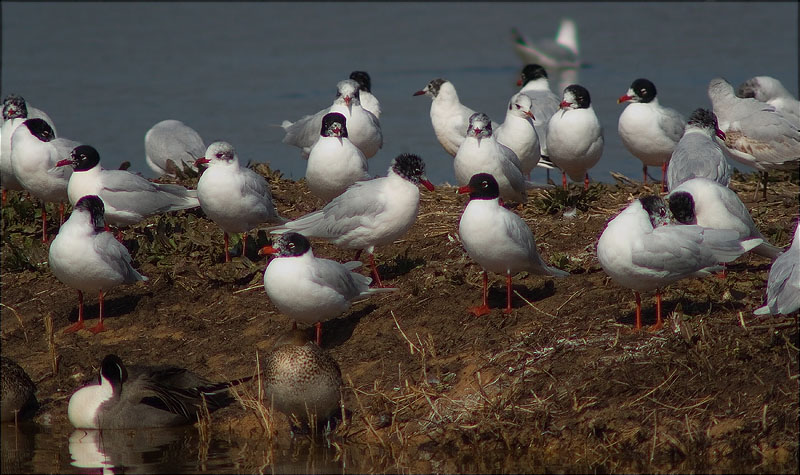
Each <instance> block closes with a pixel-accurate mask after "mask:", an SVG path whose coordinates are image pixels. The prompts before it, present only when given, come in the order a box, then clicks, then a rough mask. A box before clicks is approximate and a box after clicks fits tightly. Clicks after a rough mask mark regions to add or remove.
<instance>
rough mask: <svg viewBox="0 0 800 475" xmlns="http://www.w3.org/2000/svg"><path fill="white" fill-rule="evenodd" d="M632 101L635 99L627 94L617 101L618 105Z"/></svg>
mask: <svg viewBox="0 0 800 475" xmlns="http://www.w3.org/2000/svg"><path fill="white" fill-rule="evenodd" d="M631 99H633V98H632V97H631V96H629V95H627V94H625V95H624V96H620V97H619V99H617V104H622V103H623V102H627V101H629V100H631Z"/></svg>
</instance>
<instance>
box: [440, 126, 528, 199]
mask: <svg viewBox="0 0 800 475" xmlns="http://www.w3.org/2000/svg"><path fill="white" fill-rule="evenodd" d="M466 132H467V134H466V135H467V138H466V139H464V142H463V143H462V144H461V146H460V147H459V148H458V153H456V156H455V159H454V160H453V169H454V171H455V175H456V181H457V182H458V184H459V185H462V186H463V185H466V184H467V183H469V181H470V179H472V176H473V175H475V174H477V173H490V174H491V175H493V176H494V177H495V179H496V180H497V184H498V186H499V187H500V196H501V197H502V198H503V199H504V200H507V201H513V202H515V203H525V202H526V201H527V200H528V194H527V192H526V185H525V177H524V176H523V175H522V169H521V167H522V166H521V164H520V162H519V158H518V157H517V155H516V154H515V153H514V151H513V150H511V149H510V148H508V147H506V146H505V145H503V144H501V143H498V141H497V138H495V136H494V134H493V133H492V123H491V121H490V120H489V116H488V115H486V114H484V113H483V112H476V113H474V114H472V116H471V117H470V118H469V127H468V128H467V131H466Z"/></svg>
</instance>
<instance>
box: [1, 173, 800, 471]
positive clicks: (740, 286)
mask: <svg viewBox="0 0 800 475" xmlns="http://www.w3.org/2000/svg"><path fill="white" fill-rule="evenodd" d="M257 169H258V170H259V171H260V172H262V173H264V174H265V175H267V176H268V177H269V178H270V182H271V185H272V187H273V193H274V195H275V197H276V199H277V205H278V209H279V211H280V212H281V213H282V214H283V215H284V216H288V217H292V218H293V217H297V216H299V215H302V214H305V213H307V212H309V211H312V210H314V209H316V208H317V207H318V206H319V205H320V204H321V203H320V201H319V200H317V199H315V198H313V197H311V196H310V195H309V193H308V190H307V188H306V186H305V184H304V183H303V181H300V182H293V181H289V180H284V179H282V178H280V175H279V173H274V172H270V171H269V170H268V168H267V167H266V166H264V165H259V166H257ZM772 178H773V180H774V181H773V182H771V183H770V193H769V197H768V199H767V200H766V201H763V200H756V201H753V200H752V198H753V190H754V187H755V186H756V178H755V176H754V175H737V176H736V177H735V179H734V182H733V183H732V185H731V187H732V188H733V189H735V190H736V191H737V192H739V194H740V196H741V197H742V199H743V200H744V202H745V204H746V205H747V206H748V208H749V209H751V212H752V215H753V218H754V219H755V221H756V223H757V225H758V226H759V229H761V231H762V232H763V233H764V234H765V235H766V236H767V237H768V238H769V239H770V240H771V242H773V243H774V244H776V245H778V246H785V245H788V243H789V241H790V238H791V235H792V232H793V230H794V226H795V222H796V220H797V216H798V192H799V190H800V188H799V187H798V185H797V178H796V175H795V176H794V177H792V178H791V179H790V178H789V176H788V175H785V176H781V175H775V176H774V177H772ZM189 184H190V185H191V182H189ZM656 191H657V190H656V188H651V187H642V186H641V185H638V184H631V183H627V182H626V181H625V180H624V179H623V180H621V181H620V182H619V183H618V184H595V185H593V186H592V187H591V189H590V192H589V193H588V194H586V195H577V194H575V193H577V192H573V193H574V194H573V195H571V197H569V198H568V199H570V200H572V201H573V202H574V204H576V205H577V206H578V212H577V214H576V215H575V216H574V217H572V218H567V217H564V216H563V212H562V211H563V209H562V206H561V205H560V204H559V203H561V202H563V200H564V199H565V198H564V197H563V196H560V195H558V196H560V198H559V197H558V196H557V197H556V199H552V198H551V196H550V194H548V193H544V192H542V191H538V190H536V191H531V194H530V198H531V201H530V202H529V204H528V205H526V206H525V207H524V209H522V210H518V212H520V214H521V215H522V216H523V218H524V219H525V220H526V222H528V224H530V225H531V227H532V229H533V231H534V234H535V236H536V240H537V244H538V246H539V250H540V253H541V254H542V255H543V257H544V258H545V260H547V261H549V262H550V263H552V264H554V265H556V266H558V267H560V268H563V269H566V270H569V271H570V273H571V274H572V275H571V276H570V277H568V278H565V279H549V278H543V277H541V276H536V275H527V274H521V275H518V276H515V277H514V291H515V294H516V295H515V297H514V307H515V308H514V311H513V312H512V313H511V315H509V316H505V315H503V314H502V313H501V310H500V309H501V307H502V306H504V303H505V287H504V279H503V278H501V276H497V275H491V276H490V279H491V280H490V284H491V285H492V287H491V290H490V306H492V307H493V311H492V313H491V314H489V315H487V316H484V317H480V318H476V317H473V316H471V315H470V314H468V313H467V311H466V308H467V307H468V306H474V305H477V304H478V303H479V301H480V285H481V277H480V268H479V267H478V266H477V265H476V264H475V263H473V262H472V261H471V260H470V259H469V257H468V256H467V255H466V253H465V252H464V250H463V248H462V246H461V245H460V243H459V239H458V235H457V229H458V219H459V216H460V213H461V211H462V210H463V207H464V205H465V202H466V197H464V196H460V195H457V194H456V193H455V189H454V188H453V187H448V186H442V187H439V188H437V190H436V191H435V192H433V193H430V192H427V191H424V190H423V191H422V204H421V209H420V214H419V219H418V221H417V223H416V224H415V226H414V227H413V229H412V230H411V232H410V233H409V234H408V235H407V236H406V237H405V238H404V239H403V240H401V241H398V242H397V243H395V244H393V245H391V246H388V247H385V248H381V249H378V250H377V255H376V257H377V260H378V262H379V263H380V266H379V268H380V272H381V275H382V278H384V279H385V283H386V284H387V285H391V286H395V287H398V288H400V289H401V290H400V291H399V292H397V293H394V294H388V295H380V296H376V297H373V298H370V299H368V300H365V301H363V302H361V303H357V304H356V305H354V307H353V309H352V311H351V312H349V314H347V315H345V316H344V317H342V318H339V319H335V320H332V321H329V322H326V323H325V324H324V325H323V347H324V348H325V349H326V350H327V351H329V352H330V354H331V355H332V356H333V357H334V358H335V359H336V360H337V361H338V362H339V365H340V367H341V369H342V374H343V376H344V379H345V382H346V383H347V384H348V387H347V388H346V389H345V407H346V408H347V409H348V411H349V414H350V417H349V418H348V420H347V422H346V423H344V424H341V425H340V426H339V428H338V429H337V431H336V432H335V433H334V434H333V436H332V438H333V440H334V441H335V444H334V447H335V448H337V450H340V451H344V450H346V449H347V448H348V447H356V448H359V449H358V450H359V451H363V454H362V455H360V456H359V457H360V461H359V463H360V464H361V465H358V464H357V465H355V467H353V466H351V467H350V469H351V470H356V471H387V470H388V471H401V470H402V471H411V472H431V471H436V472H464V471H467V472H483V471H493V472H496V471H503V472H507V471H512V472H513V471H570V472H573V471H601V472H609V471H611V472H621V471H625V472H631V471H648V472H656V471H657V472H664V471H681V472H682V471H701V472H703V471H709V472H732V471H735V472H784V473H796V472H797V470H798V346H800V343H799V342H798V325H797V314H794V315H792V316H781V317H776V318H770V319H767V320H757V319H755V318H754V317H753V316H752V310H753V309H754V308H756V307H758V306H760V305H761V303H762V301H763V298H764V292H765V290H764V288H765V282H766V276H767V272H768V270H769V265H770V262H769V261H768V260H767V259H764V258H761V257H758V256H750V255H748V256H745V257H742V258H740V259H739V260H738V261H736V263H734V264H733V265H732V266H730V267H729V273H728V277H727V279H725V280H721V279H717V278H707V279H704V280H685V281H681V282H679V283H676V284H673V285H671V286H669V287H668V288H666V289H665V291H664V309H665V312H666V313H667V314H669V316H668V318H667V325H666V328H665V329H663V330H661V331H659V332H649V331H641V332H633V331H632V330H631V328H632V322H633V316H634V315H633V314H634V301H633V293H632V292H631V291H629V290H627V289H624V288H621V287H619V286H617V285H616V284H614V283H613V282H610V281H609V279H608V278H607V276H606V274H605V273H604V272H603V271H602V269H601V268H600V266H599V263H598V262H597V259H596V257H595V244H596V242H597V238H598V237H599V235H600V233H601V232H602V230H603V228H604V225H605V223H606V222H607V221H608V220H609V219H610V218H611V217H612V216H614V215H615V214H616V213H617V212H618V211H619V210H621V209H622V208H623V207H624V206H626V205H627V203H628V202H629V201H630V200H631V199H633V198H634V197H637V196H640V195H641V194H645V193H653V192H656ZM553 195H556V193H553ZM559 200H561V201H559ZM34 213H35V210H34V209H33V207H32V206H31V205H30V203H28V202H25V201H22V202H21V201H20V196H19V195H13V194H12V198H11V202H10V205H9V206H8V207H5V208H4V209H3V256H2V259H3V260H2V266H3V267H2V302H3V306H2V354H3V355H4V356H10V357H12V358H14V359H15V360H16V361H18V362H19V363H20V364H21V365H22V366H23V367H24V368H26V369H27V371H28V372H29V374H31V376H32V378H33V379H34V380H35V381H38V388H39V389H38V396H39V399H40V400H41V401H43V407H42V409H41V411H40V414H39V416H37V417H38V418H41V417H43V415H42V414H48V415H49V416H50V417H52V418H53V420H54V421H55V422H54V427H60V428H61V429H63V430H64V431H65V433H68V432H69V423H68V422H67V421H66V407H67V402H68V398H69V395H70V394H71V393H72V392H73V391H74V390H76V389H77V388H78V387H79V386H80V385H81V383H82V382H83V381H85V380H86V379H87V378H89V377H92V376H93V375H96V374H97V370H98V365H99V362H100V360H101V359H102V357H103V355H105V354H107V353H112V352H113V353H116V354H117V355H119V356H120V357H121V358H122V359H123V361H129V362H136V363H150V364H156V363H173V364H178V365H181V366H185V367H187V368H189V369H192V370H194V371H196V372H198V373H200V374H202V375H204V376H207V377H209V378H210V379H220V380H221V379H226V378H234V377H240V376H243V375H247V374H251V373H252V372H253V369H254V367H255V355H256V352H258V354H260V355H262V356H263V355H264V354H265V353H266V352H267V351H269V349H270V346H271V343H272V341H274V339H275V338H276V337H277V336H278V335H280V334H281V333H282V332H284V331H286V330H288V329H289V328H290V326H291V321H290V320H289V319H288V318H286V317H284V316H282V315H280V314H279V313H278V312H277V310H276V309H275V307H274V306H273V305H272V304H271V303H270V302H269V299H268V298H267V297H266V295H265V293H264V291H263V287H259V286H260V285H261V284H262V276H263V270H264V267H265V265H266V261H265V259H264V258H259V257H258V256H257V255H256V254H255V251H256V248H257V246H256V245H254V243H253V240H252V237H253V236H255V233H251V241H250V242H249V243H248V244H249V245H248V251H249V252H248V254H249V257H250V258H251V259H252V261H251V260H249V259H244V258H241V257H237V258H234V261H233V262H232V263H229V264H225V263H223V262H222V260H223V256H222V233H221V231H220V230H219V229H218V228H217V227H216V226H215V225H214V224H213V223H212V222H210V221H208V220H207V219H205V218H204V217H203V215H202V212H201V211H199V210H198V211H193V212H184V213H178V214H176V215H172V216H164V217H159V218H154V219H151V220H150V221H148V222H147V223H145V224H142V225H139V226H136V227H133V228H130V229H127V230H126V231H125V241H124V242H125V244H126V245H127V246H128V248H129V249H130V250H131V253H132V255H133V258H134V261H135V265H136V267H137V269H139V270H140V271H141V272H142V273H143V274H145V275H147V276H148V277H149V278H150V281H149V282H147V283H141V284H137V285H133V286H127V287H121V288H117V289H114V290H113V291H111V292H109V294H108V296H107V300H106V313H107V317H108V318H107V321H106V323H107V327H109V331H107V332H104V333H101V334H98V335H93V334H91V333H89V332H87V331H81V332H78V333H76V334H70V335H64V334H63V333H62V329H63V328H65V327H67V326H68V325H69V324H70V323H71V322H73V321H74V320H75V319H76V318H77V301H76V295H75V292H74V291H73V290H71V289H68V288H67V287H66V286H64V285H63V284H61V283H60V282H58V281H57V280H56V279H55V277H53V275H52V274H51V273H50V272H49V269H48V267H47V265H46V263H45V261H46V258H47V253H46V248H44V247H42V245H41V243H40V242H39V240H38V239H37V237H38V235H39V234H38V233H39V229H40V228H39V227H38V226H36V225H32V224H31V223H34V221H33V220H34ZM51 216H52V214H51ZM35 223H36V224H38V221H37V222H35ZM51 231H52V232H55V229H51ZM257 240H258V244H259V245H261V244H265V243H266V241H267V237H266V234H265V233H264V232H263V231H261V232H259V233H258V237H257ZM314 249H315V254H316V255H318V256H323V257H328V258H333V259H337V260H340V261H345V260H350V259H352V257H353V253H352V252H351V251H343V250H340V249H337V248H335V247H334V246H331V245H329V244H327V243H324V242H322V241H314ZM365 272H366V271H365ZM653 300H654V299H653V298H652V294H651V295H646V296H643V302H644V304H645V311H644V318H645V322H646V323H652V322H653V321H654V304H653ZM87 303H88V305H87V319H89V320H88V322H87V323H88V324H89V325H93V324H94V318H95V316H96V315H97V310H98V309H97V304H96V300H94V297H90V296H87ZM48 317H52V323H53V327H54V334H53V336H52V338H53V343H52V344H49V343H48V339H49V338H48V333H47V331H46V320H47V319H48ZM309 335H311V329H310V328H309ZM53 353H54V354H55V358H56V360H57V370H56V371H55V372H54V371H53ZM212 421H213V424H212V426H211V428H212V431H222V432H225V431H227V432H229V433H234V434H235V435H236V436H237V437H238V439H236V438H235V441H234V442H232V443H233V444H234V445H237V444H238V445H241V444H244V443H245V442H244V441H246V443H247V444H251V448H252V447H261V448H263V447H265V446H268V445H269V444H278V445H280V444H284V443H285V441H286V439H287V438H288V436H287V434H288V432H287V428H288V425H287V423H286V421H285V418H284V417H283V416H279V417H276V418H275V419H274V423H275V425H274V426H273V427H271V428H267V429H265V427H264V425H263V419H262V418H260V417H259V416H258V415H257V414H256V412H255V411H254V410H253V409H249V408H243V407H242V406H240V405H238V404H235V405H233V406H231V407H228V408H225V409H223V410H221V411H219V412H217V413H215V414H213V415H212ZM65 440H66V439H65ZM256 452H258V450H256ZM258 465H259V464H256V465H255V467H254V468H253V470H256V469H257V468H258ZM240 468H241V467H240ZM53 470H58V468H53ZM245 470H246V469H245Z"/></svg>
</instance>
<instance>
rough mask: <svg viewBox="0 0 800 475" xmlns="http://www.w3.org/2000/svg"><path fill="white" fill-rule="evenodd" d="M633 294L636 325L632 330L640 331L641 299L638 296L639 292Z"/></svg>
mask: <svg viewBox="0 0 800 475" xmlns="http://www.w3.org/2000/svg"><path fill="white" fill-rule="evenodd" d="M633 294H634V295H635V296H636V325H635V326H634V329H636V330H641V329H642V297H641V296H640V295H639V292H636V291H634V292H633Z"/></svg>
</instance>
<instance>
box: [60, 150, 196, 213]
mask: <svg viewBox="0 0 800 475" xmlns="http://www.w3.org/2000/svg"><path fill="white" fill-rule="evenodd" d="M58 166H59V167H66V166H72V167H73V169H74V170H75V171H74V172H73V173H72V176H71V177H70V179H69V185H68V187H67V193H68V194H69V201H70V203H72V204H73V205H75V203H77V202H78V200H79V199H81V197H83V196H86V195H97V196H99V197H100V199H102V200H103V203H104V205H105V221H106V223H108V224H111V225H113V226H128V225H131V224H136V223H138V222H140V221H142V220H143V219H145V218H147V217H148V216H152V215H155V214H161V213H166V212H169V211H176V210H181V209H189V208H195V207H197V206H200V202H199V201H198V200H197V190H187V189H186V188H184V187H182V186H180V185H169V184H160V183H153V182H151V181H149V180H147V179H146V178H144V177H142V176H141V175H137V174H135V173H131V172H129V171H127V170H106V169H104V168H103V167H102V166H101V165H100V154H99V153H97V150H96V149H95V148H94V147H92V146H91V145H80V146H78V147H75V148H74V149H73V150H72V152H71V153H70V155H69V158H68V159H65V160H62V161H60V162H58Z"/></svg>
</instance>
